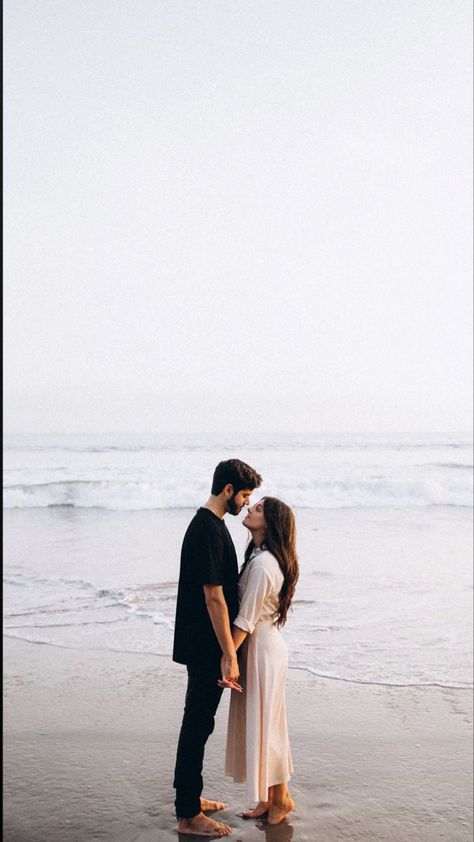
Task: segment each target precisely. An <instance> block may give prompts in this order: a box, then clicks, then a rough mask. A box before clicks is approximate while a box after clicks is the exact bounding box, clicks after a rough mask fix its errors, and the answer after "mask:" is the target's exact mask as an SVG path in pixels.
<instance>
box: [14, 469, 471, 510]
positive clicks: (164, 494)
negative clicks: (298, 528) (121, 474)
mask: <svg viewBox="0 0 474 842" xmlns="http://www.w3.org/2000/svg"><path fill="white" fill-rule="evenodd" d="M265 493H266V494H276V495H277V496H280V497H282V498H283V499H285V500H286V501H287V502H288V503H289V504H290V505H293V506H295V507H304V508H344V507H363V506H433V505H435V506H472V493H473V492H472V475H471V474H467V473H465V472H462V475H460V474H458V473H457V472H454V473H453V475H447V476H445V477H443V476H441V475H440V476H437V477H436V478H434V477H432V478H428V477H426V478H421V479H415V478H410V477H387V476H372V477H366V478H357V479H354V480H351V479H330V478H326V479H325V478H323V477H322V478H319V479H314V480H312V481H305V482H298V483H294V484H292V483H285V482H284V481H283V482H279V483H278V488H276V489H275V488H271V487H269V486H262V487H261V489H259V494H262V495H263V494H265ZM201 498H202V487H201V484H200V483H198V482H196V483H194V484H193V482H192V481H189V482H187V483H183V484H179V483H178V482H176V483H174V484H173V483H171V482H169V483H167V484H160V483H153V482H130V481H124V482H119V481H97V480H93V481H83V480H81V481H73V480H71V481H63V482H44V483H30V484H18V485H12V486H7V487H5V488H4V490H3V505H4V508H7V509H14V508H47V507H54V506H71V507H74V508H100V509H111V510H146V509H175V508H195V507H196V505H198V504H199V502H200V500H201Z"/></svg>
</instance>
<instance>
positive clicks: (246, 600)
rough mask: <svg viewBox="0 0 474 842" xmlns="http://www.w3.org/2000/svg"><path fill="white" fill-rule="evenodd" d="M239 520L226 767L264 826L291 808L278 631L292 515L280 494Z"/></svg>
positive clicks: (286, 598)
mask: <svg viewBox="0 0 474 842" xmlns="http://www.w3.org/2000/svg"><path fill="white" fill-rule="evenodd" d="M243 524H244V526H246V527H247V529H248V530H249V531H250V533H251V536H252V538H251V541H250V543H249V546H248V547H247V550H246V553H245V563H244V565H243V567H242V570H241V573H240V578H239V603H240V606H239V614H238V616H237V618H236V619H235V620H234V624H233V628H232V637H233V639H234V643H235V648H236V649H240V653H239V655H240V661H241V669H240V679H239V681H240V683H241V685H242V688H243V690H244V692H243V693H242V694H241V693H239V692H234V693H232V697H231V703H230V711H229V725H228V734H227V751H226V769H225V771H226V775H229V776H230V777H233V778H234V780H235V781H237V782H239V783H240V782H242V781H245V780H246V781H247V788H248V794H249V798H250V799H251V800H253V801H258V804H257V806H256V807H255V808H254V809H253V810H247V811H246V812H245V813H244V814H243V815H244V817H245V818H257V817H260V816H265V815H267V814H268V821H269V823H270V824H279V822H281V821H282V820H283V819H284V817H285V816H286V815H287V814H288V813H289V812H290V811H291V810H293V809H294V806H295V805H294V802H293V799H292V798H291V796H290V793H289V791H288V781H289V779H290V777H291V774H292V772H293V765H292V761H291V752H290V745H289V741H288V731H287V725H286V712H285V682H286V676H287V671H288V650H287V646H286V643H285V641H284V639H283V637H282V636H281V634H280V632H279V627H280V626H282V625H283V624H284V623H285V622H286V617H287V613H288V609H289V607H290V605H291V601H292V598H293V594H294V591H295V585H296V582H297V580H298V559H297V555H296V529H295V518H294V514H293V512H292V510H291V509H290V508H289V507H288V506H286V505H285V503H282V502H281V500H277V499H276V498H274V497H264V498H262V499H261V500H259V502H258V503H257V504H256V505H255V506H253V507H252V508H251V509H249V511H248V514H247V515H246V517H245V518H244V520H243ZM221 684H222V685H223V686H231V685H229V683H228V682H225V681H224V682H221ZM237 689H238V688H237Z"/></svg>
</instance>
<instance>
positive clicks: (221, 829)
mask: <svg viewBox="0 0 474 842" xmlns="http://www.w3.org/2000/svg"><path fill="white" fill-rule="evenodd" d="M178 832H179V833H187V834H188V835H189V836H219V837H221V836H228V835H229V833H232V828H231V827H229V825H227V824H221V822H215V821H214V819H208V817H207V816H205V815H204V813H198V814H197V816H193V817H192V818H191V819H178Z"/></svg>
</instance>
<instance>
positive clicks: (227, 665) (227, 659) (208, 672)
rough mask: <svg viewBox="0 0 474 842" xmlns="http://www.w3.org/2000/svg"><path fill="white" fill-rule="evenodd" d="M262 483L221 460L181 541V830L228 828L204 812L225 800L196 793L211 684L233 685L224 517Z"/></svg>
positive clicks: (232, 561) (230, 557) (232, 608)
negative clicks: (184, 674) (185, 684)
mask: <svg viewBox="0 0 474 842" xmlns="http://www.w3.org/2000/svg"><path fill="white" fill-rule="evenodd" d="M261 482H262V478H261V476H260V475H259V474H257V472H256V471H255V470H254V469H253V468H251V467H250V465H246V464H245V462H241V461H240V460H239V459H228V460H227V461H225V462H220V463H219V464H218V466H217V468H216V470H215V472H214V477H213V481H212V488H211V495H210V497H209V499H208V501H207V502H206V503H205V504H204V506H201V508H200V509H198V510H197V512H196V514H195V515H194V518H193V519H192V521H191V523H190V524H189V526H188V529H187V531H186V534H185V536H184V540H183V547H182V550H181V569H180V574H179V586H178V600H177V605H176V624H175V633H174V647H173V660H174V661H177V662H178V663H179V664H186V666H187V670H188V688H187V692H186V702H185V708H184V716H183V722H182V726H181V732H180V736H179V742H178V751H177V756H176V769H175V777H174V787H175V789H176V801H175V807H176V816H177V819H178V830H179V832H180V833H186V834H190V835H199V836H227V835H228V834H229V833H230V832H231V828H230V827H229V826H228V825H225V824H222V823H220V822H216V821H214V820H213V819H210V818H209V817H208V816H205V815H204V812H203V811H204V810H207V811H211V810H218V809H223V808H224V807H225V806H226V805H225V804H223V803H222V802H219V801H207V800H206V799H204V798H201V793H202V788H203V780H202V767H203V760H204V747H205V745H206V741H207V739H208V737H209V736H210V734H212V732H213V730H214V717H215V714H216V711H217V707H218V705H219V702H220V699H221V696H222V687H219V686H218V685H217V682H218V680H220V679H221V678H222V679H226V680H227V681H229V682H231V683H232V684H233V685H234V687H235V689H239V686H238V685H237V679H238V677H239V668H238V664H237V655H236V651H235V646H234V643H233V640H232V633H231V624H232V621H233V620H234V619H235V617H236V616H237V613H238V588H237V581H238V564H237V555H236V552H235V547H234V544H233V541H232V538H231V536H230V533H229V530H228V529H227V526H226V525H225V522H224V515H225V514H227V513H228V514H232V515H238V514H239V512H241V511H242V509H243V507H244V506H247V505H248V503H249V500H250V496H251V494H252V491H253V490H254V489H255V488H258V487H259V486H260V484H261Z"/></svg>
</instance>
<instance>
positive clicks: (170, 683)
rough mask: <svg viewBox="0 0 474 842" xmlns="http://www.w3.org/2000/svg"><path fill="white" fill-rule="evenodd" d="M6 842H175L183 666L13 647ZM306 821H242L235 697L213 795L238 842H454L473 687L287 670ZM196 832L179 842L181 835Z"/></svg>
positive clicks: (467, 770)
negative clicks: (232, 773) (230, 737)
mask: <svg viewBox="0 0 474 842" xmlns="http://www.w3.org/2000/svg"><path fill="white" fill-rule="evenodd" d="M4 654H5V666H4V676H5V678H4V687H5V714H4V728H5V739H4V752H5V754H4V775H5V789H4V808H5V824H4V839H5V840H6V842H45V840H48V842H54V840H58V842H59V840H61V842H64V840H73V841H74V842H91V840H94V839H102V840H113V841H114V842H172V840H174V839H177V838H178V835H177V833H176V830H175V821H174V815H173V797H174V796H173V790H172V788H171V783H172V774H173V766H174V757H175V750H176V740H177V735H178V730H179V726H180V721H181V714H182V708H183V702H184V688H185V671H184V668H180V667H179V666H177V665H175V664H172V663H171V662H170V661H169V660H167V659H166V658H160V657H155V656H151V655H146V654H143V655H132V654H128V655H127V654H121V653H110V652H94V651H93V652H80V651H77V650H69V649H60V648H57V647H52V646H47V645H37V644H29V643H26V642H24V641H19V640H9V639H5V645H4ZM287 701H288V723H289V730H290V740H291V744H292V750H293V759H294V764H295V774H294V776H293V779H292V781H291V791H292V793H293V795H294V797H295V800H296V804H297V807H296V811H295V813H294V814H292V815H291V817H290V818H289V820H288V821H286V822H285V823H284V824H282V825H280V826H278V827H276V828H274V827H270V826H269V825H262V826H258V825H257V824H256V823H255V822H253V821H250V822H249V821H245V820H243V819H242V818H241V817H239V815H238V814H239V813H240V812H241V811H242V810H243V809H245V808H246V807H248V806H250V805H248V804H247V801H246V798H245V786H244V785H235V784H234V783H232V782H231V781H229V780H228V779H225V778H224V775H223V765H224V740H225V727H226V720H227V707H228V699H227V698H224V700H223V702H222V704H221V707H220V709H219V713H218V717H217V724H216V730H215V732H214V734H213V735H212V737H211V738H210V741H209V743H208V748H207V752H206V765H205V781H206V787H205V794H206V795H207V796H208V797H219V798H223V799H224V800H225V801H227V802H228V803H229V804H230V805H231V806H230V807H229V808H228V809H226V810H225V811H223V812H222V813H219V814H218V815H219V817H221V818H222V819H223V820H225V821H226V822H228V823H229V824H231V825H232V826H233V827H234V828H235V832H234V833H233V834H232V836H231V837H230V838H232V839H235V840H236V842H237V841H238V840H240V842H250V840H268V842H290V840H293V842H319V840H320V842H341V841H342V840H361V841H362V840H364V841H365V842H366V841H367V840H373V842H382V841H383V840H387V842H388V840H390V842H405V840H406V841H407V842H408V840H410V842H428V840H429V842H442V840H443V842H458V840H467V839H469V838H470V837H471V835H472V808H471V793H472V785H471V769H472V765H471V764H472V754H471V752H472V737H471V734H472V715H471V692H470V691H467V690H450V689H443V688H430V687H422V688H413V687H407V688H395V687H381V686H371V685H357V684H351V683H346V682H338V681H331V680H326V679H321V678H316V677H315V676H312V675H310V674H308V673H307V672H304V671H301V670H290V674H289V681H288V690H287ZM185 838H187V839H189V837H183V840H184V839H185Z"/></svg>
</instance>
